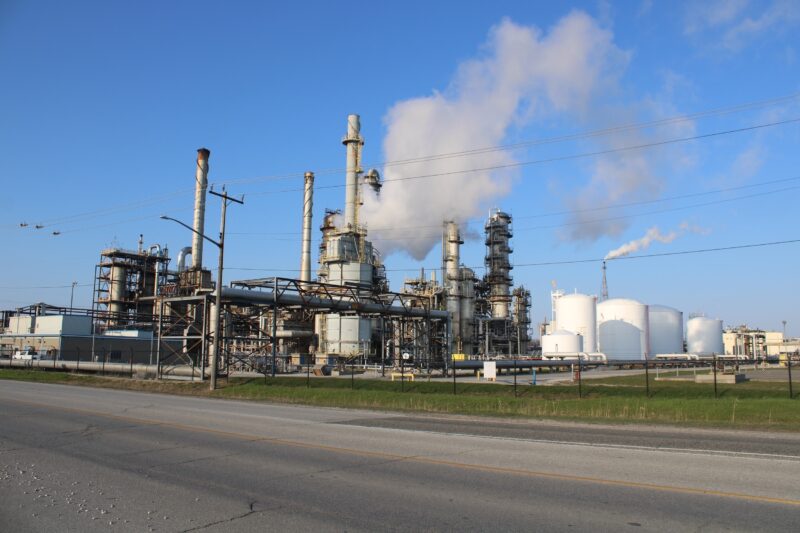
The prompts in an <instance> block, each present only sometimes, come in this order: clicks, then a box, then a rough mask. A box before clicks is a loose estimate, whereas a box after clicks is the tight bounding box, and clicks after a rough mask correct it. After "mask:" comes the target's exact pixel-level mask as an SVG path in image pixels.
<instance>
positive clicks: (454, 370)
mask: <svg viewBox="0 0 800 533" xmlns="http://www.w3.org/2000/svg"><path fill="white" fill-rule="evenodd" d="M451 365H452V366H453V396H455V395H456V362H455V361H451Z"/></svg>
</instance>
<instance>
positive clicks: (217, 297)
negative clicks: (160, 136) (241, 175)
mask: <svg viewBox="0 0 800 533" xmlns="http://www.w3.org/2000/svg"><path fill="white" fill-rule="evenodd" d="M209 192H210V193H211V194H213V195H214V196H219V197H220V198H222V214H221V220H220V230H219V241H215V240H214V239H212V238H211V237H208V236H207V235H205V234H203V233H200V232H199V231H197V230H195V229H194V228H192V227H191V226H189V225H188V224H184V223H183V222H181V221H180V220H178V219H175V218H172V217H169V216H167V215H161V218H162V219H163V220H171V221H173V222H177V223H178V224H180V225H181V226H183V227H184V228H186V229H188V230H189V231H191V232H192V233H195V234H197V235H199V236H200V237H202V238H203V239H205V240H207V241H208V242H210V243H211V244H213V245H214V246H216V247H217V248H219V263H218V265H217V286H216V288H215V290H214V301H215V304H216V305H215V310H214V315H213V316H212V317H211V319H212V325H211V328H212V330H213V331H214V344H213V349H214V350H213V354H212V358H211V361H210V362H209V363H210V364H209V367H210V369H209V389H210V390H215V389H216V388H217V369H218V368H219V362H218V361H219V355H220V354H221V346H222V343H221V340H222V332H221V328H220V322H221V321H220V316H221V315H222V270H223V262H224V257H225V217H226V213H227V207H228V202H229V201H231V202H236V203H237V204H244V197H242V199H241V200H239V199H236V198H231V197H230V196H228V195H227V193H226V192H225V189H224V188H223V189H222V193H221V194H220V193H218V192H214V190H213V189H212V190H210V191H209Z"/></svg>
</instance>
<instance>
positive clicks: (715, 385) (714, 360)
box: [712, 354, 717, 400]
mask: <svg viewBox="0 0 800 533" xmlns="http://www.w3.org/2000/svg"><path fill="white" fill-rule="evenodd" d="M712 361H713V362H714V399H715V400H716V399H717V354H714V356H713V359H712Z"/></svg>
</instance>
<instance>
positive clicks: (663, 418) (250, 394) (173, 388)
mask: <svg viewBox="0 0 800 533" xmlns="http://www.w3.org/2000/svg"><path fill="white" fill-rule="evenodd" d="M653 378H654V376H652V375H651V382H650V393H651V395H650V397H646V396H645V383H644V376H625V377H615V378H606V379H599V380H591V381H589V380H586V381H584V382H583V384H582V388H583V398H578V397H577V386H574V385H558V386H537V387H532V386H530V385H529V384H527V385H522V384H520V385H519V386H518V392H519V394H518V396H517V397H514V390H513V387H510V386H507V385H497V384H487V383H458V385H457V390H458V394H456V395H453V393H452V392H453V384H452V382H441V381H440V382H432V383H427V382H422V381H418V382H407V383H406V384H405V386H404V388H405V391H401V387H403V385H402V384H401V383H399V382H390V381H380V380H369V379H356V380H355V388H354V389H351V382H350V380H348V379H336V378H317V379H312V380H311V382H310V385H311V386H310V388H307V387H306V380H305V379H303V378H298V377H277V378H274V379H272V378H270V379H266V380H265V379H263V378H242V379H238V378H237V379H230V380H220V382H219V389H218V390H216V391H214V392H211V391H209V390H208V385H207V383H199V382H195V383H191V382H188V383H187V382H163V381H140V380H129V379H127V378H104V377H99V376H84V375H75V374H68V373H60V372H51V371H41V370H10V369H9V370H5V369H4V370H0V379H19V380H26V381H40V382H48V383H66V384H77V385H87V386H95V387H109V388H122V389H129V390H141V391H151V392H163V393H170V394H183V395H195V396H213V397H219V398H228V399H239V400H252V401H269V402H280V403H292V404H303V405H317V406H331V407H344V408H364V409H379V410H390V411H405V412H425V413H452V414H461V415H485V416H508V417H524V418H548V419H565V420H580V421H592V422H605V423H656V424H677V425H691V426H712V427H731V428H754V429H773V430H788V431H800V400H798V399H797V398H795V399H789V398H788V393H787V384H786V383H785V382H752V381H751V382H747V383H743V384H738V385H722V384H720V385H718V389H717V390H718V398H716V399H715V398H714V389H713V385H709V384H696V383H693V382H682V381H675V382H673V381H659V382H655V381H654V380H653Z"/></svg>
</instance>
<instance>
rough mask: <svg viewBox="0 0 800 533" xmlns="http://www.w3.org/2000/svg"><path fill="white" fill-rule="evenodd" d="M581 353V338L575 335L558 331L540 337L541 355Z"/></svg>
mask: <svg viewBox="0 0 800 533" xmlns="http://www.w3.org/2000/svg"><path fill="white" fill-rule="evenodd" d="M582 351H583V338H582V337H581V336H580V335H578V334H577V333H572V332H571V331H564V330H562V329H559V330H556V331H554V332H553V333H550V334H549V335H542V355H556V354H559V353H580V352H582Z"/></svg>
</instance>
